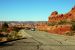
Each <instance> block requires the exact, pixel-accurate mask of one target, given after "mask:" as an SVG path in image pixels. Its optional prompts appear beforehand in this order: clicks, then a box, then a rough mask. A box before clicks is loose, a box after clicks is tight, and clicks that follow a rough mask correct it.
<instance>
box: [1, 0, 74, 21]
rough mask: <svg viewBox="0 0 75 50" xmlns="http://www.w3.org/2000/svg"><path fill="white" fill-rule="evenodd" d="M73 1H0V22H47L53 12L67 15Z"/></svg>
mask: <svg viewBox="0 0 75 50" xmlns="http://www.w3.org/2000/svg"><path fill="white" fill-rule="evenodd" d="M74 5H75V0H0V21H48V17H49V15H50V14H51V13H52V12H53V11H58V13H59V14H61V13H63V14H64V13H67V12H69V11H70V10H71V8H72V7H73V6H74Z"/></svg>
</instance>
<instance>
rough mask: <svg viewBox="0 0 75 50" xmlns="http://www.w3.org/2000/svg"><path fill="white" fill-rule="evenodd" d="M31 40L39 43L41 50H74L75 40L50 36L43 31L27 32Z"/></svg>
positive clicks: (60, 36)
mask: <svg viewBox="0 0 75 50" xmlns="http://www.w3.org/2000/svg"><path fill="white" fill-rule="evenodd" d="M25 32H27V33H28V34H30V35H31V36H32V37H33V39H35V40H36V41H38V42H40V43H41V46H40V49H42V50H75V39H73V38H71V37H67V36H63V35H56V34H50V33H47V32H43V31H29V30H25Z"/></svg>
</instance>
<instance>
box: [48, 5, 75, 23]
mask: <svg viewBox="0 0 75 50" xmlns="http://www.w3.org/2000/svg"><path fill="white" fill-rule="evenodd" d="M64 19H67V20H70V21H71V20H72V19H75V6H74V7H73V8H72V9H71V11H70V12H68V13H66V14H58V12H57V11H54V12H52V14H51V15H50V16H49V17H48V22H56V21H60V20H64Z"/></svg>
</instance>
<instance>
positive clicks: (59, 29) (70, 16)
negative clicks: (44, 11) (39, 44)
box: [48, 6, 75, 34]
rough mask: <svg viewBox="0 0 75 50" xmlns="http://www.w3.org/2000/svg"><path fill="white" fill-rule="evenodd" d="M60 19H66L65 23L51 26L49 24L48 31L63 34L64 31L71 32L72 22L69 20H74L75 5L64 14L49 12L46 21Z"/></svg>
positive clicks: (51, 21) (55, 21)
mask: <svg viewBox="0 0 75 50" xmlns="http://www.w3.org/2000/svg"><path fill="white" fill-rule="evenodd" d="M62 20H65V21H67V23H66V24H63V23H64V22H62V24H54V25H53V26H51V25H49V27H48V31H49V32H50V33H56V34H64V33H65V32H71V31H72V29H71V27H72V24H70V23H69V22H71V21H75V6H74V7H73V8H72V9H71V10H70V11H69V12H68V13H65V14H58V12H57V11H54V12H52V13H51V15H50V16H49V17H48V23H58V22H60V21H62Z"/></svg>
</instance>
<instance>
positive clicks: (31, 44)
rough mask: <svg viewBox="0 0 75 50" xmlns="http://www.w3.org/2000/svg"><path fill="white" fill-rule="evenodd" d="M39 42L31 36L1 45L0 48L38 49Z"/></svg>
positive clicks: (15, 49)
mask: <svg viewBox="0 0 75 50" xmlns="http://www.w3.org/2000/svg"><path fill="white" fill-rule="evenodd" d="M38 45H39V43H38V42H37V41H35V40H33V39H32V38H27V39H22V40H16V41H13V42H8V43H5V44H3V45H1V47H0V50H39V48H38Z"/></svg>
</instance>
